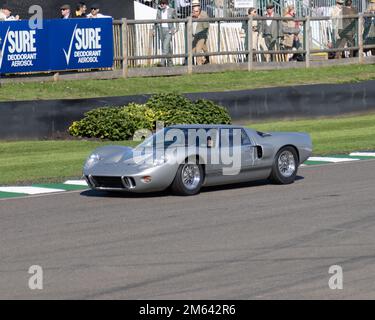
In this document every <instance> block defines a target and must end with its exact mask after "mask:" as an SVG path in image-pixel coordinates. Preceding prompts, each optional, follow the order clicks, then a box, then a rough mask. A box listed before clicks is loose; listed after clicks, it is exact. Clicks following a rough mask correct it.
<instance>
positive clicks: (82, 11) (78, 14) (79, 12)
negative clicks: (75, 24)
mask: <svg viewBox="0 0 375 320" xmlns="http://www.w3.org/2000/svg"><path fill="white" fill-rule="evenodd" d="M86 10H87V6H86V4H85V3H84V2H78V4H77V6H76V11H75V12H74V18H86V17H87V15H86Z"/></svg>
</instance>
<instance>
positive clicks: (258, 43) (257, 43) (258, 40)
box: [242, 8, 268, 59]
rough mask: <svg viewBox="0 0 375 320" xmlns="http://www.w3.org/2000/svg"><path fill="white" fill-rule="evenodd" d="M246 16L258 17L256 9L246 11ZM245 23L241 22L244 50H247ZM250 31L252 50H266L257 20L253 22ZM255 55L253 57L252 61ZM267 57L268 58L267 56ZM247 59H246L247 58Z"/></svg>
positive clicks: (247, 37)
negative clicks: (243, 34)
mask: <svg viewBox="0 0 375 320" xmlns="http://www.w3.org/2000/svg"><path fill="white" fill-rule="evenodd" d="M247 14H248V16H249V17H256V16H257V15H258V13H257V9H256V8H249V10H248V11H247ZM247 23H248V22H247V21H244V22H242V29H243V30H244V32H245V44H244V45H245V49H246V50H247V48H248V42H249V34H248V32H247ZM251 30H252V33H253V46H252V47H253V50H258V49H260V50H267V47H266V44H265V42H264V38H263V36H262V33H261V32H262V30H261V23H260V22H259V21H257V20H253V24H252V26H251ZM255 56H256V55H254V57H253V59H254V58H255ZM267 57H268V56H267ZM247 58H248V57H247Z"/></svg>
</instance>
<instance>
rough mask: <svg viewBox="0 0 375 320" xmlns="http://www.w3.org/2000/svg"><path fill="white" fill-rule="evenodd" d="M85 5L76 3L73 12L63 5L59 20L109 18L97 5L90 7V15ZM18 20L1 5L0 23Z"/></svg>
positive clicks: (67, 5) (6, 7) (17, 17)
mask: <svg viewBox="0 0 375 320" xmlns="http://www.w3.org/2000/svg"><path fill="white" fill-rule="evenodd" d="M87 9H88V7H87V5H86V3H84V2H78V3H77V5H76V7H75V10H74V11H72V9H71V6H70V5H69V4H64V5H62V6H61V7H60V18H61V19H71V18H109V17H110V16H108V15H104V14H102V13H101V12H100V6H99V5H98V4H92V5H91V6H90V13H88V14H87V13H86V12H87ZM16 20H20V17H19V16H18V15H12V8H11V7H10V6H9V5H7V4H3V5H2V6H1V8H0V21H16Z"/></svg>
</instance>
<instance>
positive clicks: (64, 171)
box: [0, 140, 135, 185]
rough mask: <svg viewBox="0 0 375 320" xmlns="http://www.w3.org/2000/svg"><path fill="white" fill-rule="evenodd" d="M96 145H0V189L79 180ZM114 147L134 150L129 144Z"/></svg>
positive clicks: (54, 143) (81, 143) (77, 142)
mask: <svg viewBox="0 0 375 320" xmlns="http://www.w3.org/2000/svg"><path fill="white" fill-rule="evenodd" d="M106 144H113V142H98V141H84V140H82V141H77V140H67V141H20V142H18V141H17V142H1V143H0V185H9V184H14V183H16V184H25V185H27V184H31V183H52V182H63V180H64V179H68V178H79V177H81V175H82V166H83V163H84V161H85V159H86V158H87V157H88V156H89V154H90V153H91V151H92V150H93V149H95V148H96V147H99V146H102V145H106ZM116 144H121V145H129V146H134V145H135V143H134V142H132V141H126V142H120V143H116Z"/></svg>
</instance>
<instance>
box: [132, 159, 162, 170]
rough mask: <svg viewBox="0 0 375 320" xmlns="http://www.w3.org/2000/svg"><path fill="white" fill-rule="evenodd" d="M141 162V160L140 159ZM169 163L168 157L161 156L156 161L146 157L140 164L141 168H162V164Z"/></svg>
mask: <svg viewBox="0 0 375 320" xmlns="http://www.w3.org/2000/svg"><path fill="white" fill-rule="evenodd" d="M138 160H139V159H138ZM167 161H168V159H167V157H166V156H160V157H158V158H157V159H154V158H153V157H152V156H151V157H145V158H143V159H142V161H139V162H138V164H139V166H140V167H141V168H145V169H146V168H152V167H157V166H161V165H162V164H164V163H166V162H167Z"/></svg>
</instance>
